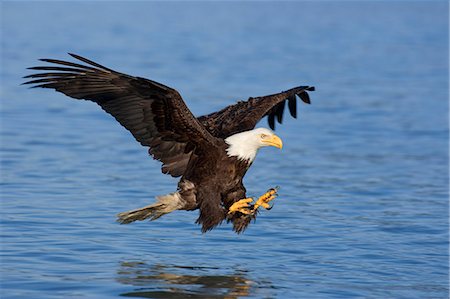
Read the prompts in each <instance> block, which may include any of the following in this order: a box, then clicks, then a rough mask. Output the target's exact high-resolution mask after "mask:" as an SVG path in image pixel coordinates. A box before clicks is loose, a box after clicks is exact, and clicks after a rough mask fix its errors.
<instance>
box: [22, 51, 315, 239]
mask: <svg viewBox="0 0 450 299" xmlns="http://www.w3.org/2000/svg"><path fill="white" fill-rule="evenodd" d="M69 55H71V56H72V57H73V58H75V59H77V60H79V61H81V62H79V63H74V62H68V61H62V60H56V59H40V61H44V62H47V63H50V65H47V66H36V67H30V68H29V69H32V70H38V71H46V72H39V73H35V74H31V75H28V76H25V77H24V78H32V79H31V81H27V82H25V83H23V84H32V87H33V88H35V87H42V88H51V89H55V90H56V91H59V92H62V93H64V94H65V95H67V96H69V97H72V98H75V99H84V100H89V101H92V102H95V103H97V104H98V105H100V107H101V108H102V109H103V110H105V111H106V112H107V113H109V114H111V115H112V116H113V117H114V118H115V119H116V120H117V121H118V122H119V123H120V124H121V125H122V126H124V127H125V128H126V129H127V130H128V131H130V132H131V134H132V135H133V136H134V138H135V139H136V140H137V141H138V142H139V143H140V144H141V145H142V146H144V147H147V148H148V151H149V154H150V155H151V156H152V157H153V158H154V159H156V160H159V161H160V162H162V172H163V173H165V174H169V175H171V176H173V177H181V179H180V181H179V183H178V188H177V191H176V192H173V193H170V194H168V195H163V196H157V197H156V199H157V200H156V202H155V203H153V204H151V205H148V206H146V207H143V208H140V209H136V210H132V211H128V212H123V213H120V214H118V215H117V216H118V219H117V220H118V222H120V223H122V224H125V223H130V222H133V221H136V220H144V219H150V220H155V219H157V218H159V217H161V216H162V215H164V214H167V213H170V212H172V211H175V210H187V211H192V210H196V209H199V210H200V213H199V217H198V219H197V222H196V223H198V224H200V225H201V226H202V232H206V231H209V230H211V229H213V228H214V227H216V226H217V225H219V224H220V223H222V222H223V221H224V220H226V221H227V222H232V224H233V229H234V231H235V232H236V233H241V232H243V231H244V230H245V229H246V228H247V226H248V224H249V223H250V221H251V220H252V219H255V217H256V215H257V213H258V209H259V208H260V207H263V208H266V209H270V208H271V205H270V204H269V202H271V201H272V200H273V199H274V198H275V197H276V196H277V189H276V188H272V189H269V190H268V191H267V192H266V193H264V194H263V195H262V196H260V197H259V198H257V199H256V198H255V199H253V198H247V197H246V190H245V187H244V185H243V182H242V180H243V177H244V175H245V173H246V172H247V170H248V169H249V167H250V166H251V165H252V162H253V161H254V159H255V156H256V153H257V152H258V149H259V148H261V147H265V146H274V147H277V148H280V149H281V148H282V141H281V139H280V138H279V137H278V136H277V135H275V134H274V132H273V131H272V130H274V129H275V119H276V120H277V121H278V122H279V123H281V122H282V117H283V112H284V108H285V104H286V102H287V104H288V107H289V111H290V113H291V115H292V116H293V117H294V118H296V117H297V112H296V111H297V108H296V106H297V99H296V97H297V96H298V97H299V98H300V99H301V100H302V101H303V102H305V103H307V104H310V99H309V95H308V93H307V91H313V90H314V87H310V86H299V87H295V88H292V89H289V90H287V91H284V92H281V93H277V94H273V95H268V96H263V97H256V98H249V99H248V100H247V101H239V102H237V103H236V104H234V105H230V106H228V107H226V108H224V109H222V110H220V111H218V112H214V113H211V114H209V115H204V116H200V117H198V118H196V117H195V116H194V115H193V114H192V113H191V111H190V110H189V109H188V107H187V106H186V104H185V103H184V101H183V99H182V98H181V96H180V94H179V93H178V92H177V91H176V90H175V89H173V88H170V87H168V86H165V85H163V84H161V83H158V82H155V81H152V80H148V79H145V78H141V77H134V76H129V75H126V74H123V73H119V72H116V71H114V70H112V69H109V68H107V67H104V66H102V65H100V64H98V63H95V62H93V61H91V60H88V59H86V58H84V57H81V56H79V55H76V54H71V53H69ZM28 80H30V79H28ZM265 116H267V117H268V121H269V126H270V127H271V129H272V130H269V129H265V128H257V129H255V126H256V124H257V122H258V121H259V120H260V119H262V118H263V117H265Z"/></svg>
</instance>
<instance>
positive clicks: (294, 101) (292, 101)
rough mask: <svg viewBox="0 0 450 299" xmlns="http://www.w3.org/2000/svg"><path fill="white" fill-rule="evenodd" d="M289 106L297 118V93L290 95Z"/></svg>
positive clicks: (293, 115)
mask: <svg viewBox="0 0 450 299" xmlns="http://www.w3.org/2000/svg"><path fill="white" fill-rule="evenodd" d="M288 107H289V112H290V113H291V116H292V117H293V118H297V98H296V97H295V95H291V96H289V97H288Z"/></svg>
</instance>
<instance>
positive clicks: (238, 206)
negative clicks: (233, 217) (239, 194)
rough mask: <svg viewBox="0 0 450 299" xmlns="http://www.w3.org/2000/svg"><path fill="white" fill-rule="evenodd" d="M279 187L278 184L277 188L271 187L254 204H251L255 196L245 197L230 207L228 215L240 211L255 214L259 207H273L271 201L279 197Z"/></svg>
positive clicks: (267, 208)
mask: <svg viewBox="0 0 450 299" xmlns="http://www.w3.org/2000/svg"><path fill="white" fill-rule="evenodd" d="M278 189H280V187H278V186H277V187H275V188H270V189H269V190H267V192H266V193H264V194H263V195H261V196H260V197H259V198H258V200H256V202H255V203H254V204H253V205H252V204H250V203H251V202H252V201H253V198H244V199H241V200H239V201H237V202H235V203H233V204H232V205H231V207H230V208H229V209H228V215H230V214H234V213H236V212H240V213H242V214H245V215H255V214H256V211H257V210H258V208H259V207H263V208H265V209H266V210H270V209H272V207H271V206H270V205H269V202H271V201H272V200H274V199H275V198H277V196H278V194H277V192H278Z"/></svg>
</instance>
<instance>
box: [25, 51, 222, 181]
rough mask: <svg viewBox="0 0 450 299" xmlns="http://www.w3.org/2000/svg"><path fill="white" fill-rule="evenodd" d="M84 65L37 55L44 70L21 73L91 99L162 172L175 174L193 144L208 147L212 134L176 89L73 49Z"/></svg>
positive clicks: (178, 173)
mask: <svg viewBox="0 0 450 299" xmlns="http://www.w3.org/2000/svg"><path fill="white" fill-rule="evenodd" d="M70 55H71V56H72V57H74V58H76V59H78V60H80V61H82V62H84V63H86V64H87V65H83V64H78V63H73V62H67V61H62V60H55V59H41V61H45V62H49V63H53V64H55V65H56V66H55V65H52V66H37V67H31V68H30V69H33V70H39V71H48V72H44V73H37V74H32V75H28V76H25V78H33V80H31V81H28V82H25V83H24V84H34V86H33V87H43V88H52V89H55V90H57V91H59V92H62V93H64V94H65V95H68V96H69V97H72V98H76V99H85V100H89V101H92V102H95V103H97V104H98V105H100V106H101V107H102V109H103V110H105V111H106V112H108V113H109V114H111V115H112V116H114V118H115V119H116V120H117V121H118V122H119V123H120V124H121V125H122V126H124V127H125V128H126V129H127V130H129V131H130V132H131V134H133V136H134V138H136V140H137V141H138V142H139V143H140V144H142V145H143V146H148V147H150V149H149V152H150V154H151V155H152V156H153V157H154V158H155V159H157V160H159V161H161V162H162V163H163V166H162V172H163V173H169V174H170V175H172V176H175V177H176V176H181V175H182V174H183V173H184V171H185V169H186V166H187V163H188V162H189V159H190V157H191V155H192V153H193V152H194V150H195V149H196V148H198V147H202V146H203V147H208V146H213V145H214V144H215V142H217V139H216V138H214V137H213V136H212V135H211V134H210V133H209V132H208V131H207V130H206V129H205V128H204V127H203V125H202V124H201V123H200V122H199V121H198V120H197V119H196V118H195V117H194V116H193V115H192V113H191V111H190V110H189V109H188V107H187V106H186V104H185V103H184V101H183V99H182V98H181V96H180V94H179V93H178V92H177V91H176V90H174V89H172V88H170V87H167V86H165V85H163V84H160V83H157V82H154V81H151V80H148V79H144V78H140V77H133V76H129V75H126V74H123V73H119V72H116V71H113V70H111V69H109V68H106V67H104V66H102V65H99V64H97V63H95V62H93V61H90V60H88V59H86V58H83V57H80V56H78V55H75V54H70Z"/></svg>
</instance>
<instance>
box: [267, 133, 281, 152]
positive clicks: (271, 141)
mask: <svg viewBox="0 0 450 299" xmlns="http://www.w3.org/2000/svg"><path fill="white" fill-rule="evenodd" d="M262 142H263V143H264V144H267V145H270V146H275V147H278V148H279V149H282V148H283V141H281V139H280V137H278V136H277V135H275V134H273V135H272V136H269V137H267V138H266V139H263V141H262Z"/></svg>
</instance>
